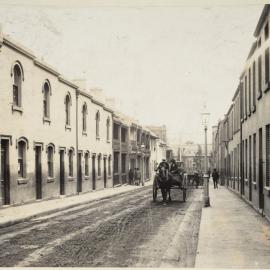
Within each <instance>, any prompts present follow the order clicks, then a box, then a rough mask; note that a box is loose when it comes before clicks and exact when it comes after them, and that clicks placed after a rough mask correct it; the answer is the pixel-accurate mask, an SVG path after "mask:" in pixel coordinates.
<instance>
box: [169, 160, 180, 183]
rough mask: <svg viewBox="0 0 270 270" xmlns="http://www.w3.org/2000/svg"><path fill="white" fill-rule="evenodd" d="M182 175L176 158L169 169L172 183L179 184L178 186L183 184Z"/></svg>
mask: <svg viewBox="0 0 270 270" xmlns="http://www.w3.org/2000/svg"><path fill="white" fill-rule="evenodd" d="M180 175H181V171H180V168H179V167H178V165H177V163H176V161H175V159H172V160H171V163H170V169H169V179H170V185H177V186H178V185H180V184H181V180H180V177H181V176H180Z"/></svg>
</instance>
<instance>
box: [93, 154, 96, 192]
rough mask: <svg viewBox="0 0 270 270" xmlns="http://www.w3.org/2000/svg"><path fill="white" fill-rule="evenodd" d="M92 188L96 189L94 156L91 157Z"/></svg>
mask: <svg viewBox="0 0 270 270" xmlns="http://www.w3.org/2000/svg"><path fill="white" fill-rule="evenodd" d="M92 188H93V190H95V189H96V157H95V156H93V157H92Z"/></svg>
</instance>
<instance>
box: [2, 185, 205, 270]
mask: <svg viewBox="0 0 270 270" xmlns="http://www.w3.org/2000/svg"><path fill="white" fill-rule="evenodd" d="M201 193H202V190H201V189H191V190H189V192H188V196H187V201H186V202H185V203H184V202H182V197H181V192H180V191H179V190H173V192H172V199H173V201H172V202H171V203H168V204H167V205H163V204H162V202H161V196H160V193H159V196H158V201H157V202H155V203H154V202H152V191H151V187H145V188H142V189H139V190H135V191H132V192H127V193H125V194H121V195H118V196H115V197H113V198H109V199H103V200H99V201H96V202H91V203H88V204H85V205H81V206H77V207H74V208H71V209H68V210H65V211H61V212H57V213H54V214H51V215H46V216H41V217H38V218H34V219H32V220H30V221H27V222H24V223H20V224H17V225H14V226H11V227H7V228H3V229H1V230H0V266H29V267H36V266H44V267H45V266H46V267H57V266H62V267H69V266H70V267H72V266H77V267H83V266H88V267H99V266H100V267H160V266H175V267H193V266H194V263H195V256H196V249H197V242H198V232H199V224H200V216H201V208H202V202H201Z"/></svg>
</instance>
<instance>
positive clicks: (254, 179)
mask: <svg viewBox="0 0 270 270" xmlns="http://www.w3.org/2000/svg"><path fill="white" fill-rule="evenodd" d="M256 147H257V146H256V133H255V134H253V181H254V182H256V157H257V155H256Z"/></svg>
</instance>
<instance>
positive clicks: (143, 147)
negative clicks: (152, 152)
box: [141, 144, 145, 186]
mask: <svg viewBox="0 0 270 270" xmlns="http://www.w3.org/2000/svg"><path fill="white" fill-rule="evenodd" d="M144 149H145V145H144V144H142V145H141V151H142V186H144V170H145V168H144Z"/></svg>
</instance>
